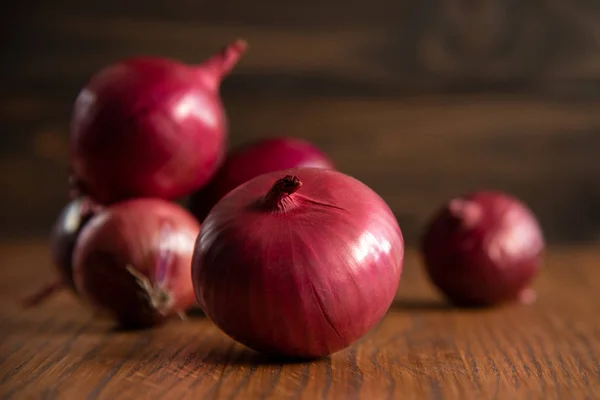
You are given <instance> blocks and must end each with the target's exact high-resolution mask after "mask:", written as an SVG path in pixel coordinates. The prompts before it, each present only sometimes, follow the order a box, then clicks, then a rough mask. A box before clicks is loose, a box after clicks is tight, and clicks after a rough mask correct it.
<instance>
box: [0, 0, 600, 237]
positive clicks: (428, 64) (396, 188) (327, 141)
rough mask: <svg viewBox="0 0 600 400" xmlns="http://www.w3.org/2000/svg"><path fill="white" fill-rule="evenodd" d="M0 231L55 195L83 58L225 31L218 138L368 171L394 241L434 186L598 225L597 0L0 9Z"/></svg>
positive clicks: (85, 72) (75, 4)
mask: <svg viewBox="0 0 600 400" xmlns="http://www.w3.org/2000/svg"><path fill="white" fill-rule="evenodd" d="M2 16H3V17H4V18H3V19H4V20H5V23H3V24H0V25H2V29H3V32H4V33H5V34H2V35H1V36H2V42H3V44H5V46H4V48H5V49H6V50H5V54H6V57H5V58H4V59H3V62H2V65H0V68H1V71H0V87H1V88H2V90H0V188H1V190H0V236H1V237H12V236H15V235H19V236H29V237H30V236H34V235H45V234H47V232H48V231H49V228H50V226H51V224H52V222H53V220H54V218H55V217H56V215H57V213H58V212H59V210H60V208H61V207H62V206H63V205H64V202H65V199H66V171H67V168H68V158H69V153H68V145H67V143H68V126H69V118H70V112H71V107H72V103H73V100H74V99H75V96H76V94H77V92H78V90H79V89H80V87H81V86H82V85H83V84H84V82H85V81H86V80H87V79H88V77H89V76H90V75H91V74H92V73H93V72H94V71H96V70H97V69H98V68H100V67H102V66H104V65H106V64H108V63H110V62H112V61H114V60H116V59H119V58H122V57H126V56H131V55H139V54H157V55H162V56H168V57H174V58H178V59H181V60H183V61H186V62H190V63H192V62H199V61H200V60H202V59H204V58H205V57H206V56H207V55H209V54H210V53H212V52H213V51H215V49H217V48H218V47H220V46H222V45H223V44H224V43H225V42H227V41H229V40H231V39H233V38H235V37H245V38H247V40H248V41H249V42H250V50H249V52H248V53H247V55H246V56H245V57H244V59H243V60H242V62H241V63H240V64H239V66H238V67H237V68H236V69H235V71H234V73H233V74H232V75H231V76H230V77H229V78H228V79H227V80H226V81H225V82H224V84H223V87H222V94H223V97H224V101H225V104H226V106H227V111H228V114H229V117H230V122H231V127H232V129H231V143H232V144H233V145H236V144H240V143H243V142H246V141H248V140H251V139H254V138H257V137H261V136H268V135H274V134H287V135H294V136H298V137H302V138H306V139H309V140H311V141H313V142H315V143H316V144H317V145H319V146H321V147H322V148H323V149H324V150H326V151H327V152H328V153H329V154H330V155H331V157H332V158H333V159H334V160H335V162H336V163H337V164H338V165H339V166H340V169H341V170H342V171H344V172H347V173H349V174H352V175H355V176H356V177H358V178H359V179H361V180H363V181H364V182H365V183H366V184H368V185H369V186H372V187H373V188H374V189H376V190H377V191H378V192H379V193H381V195H382V196H383V198H384V199H385V200H386V201H387V202H388V203H389V204H390V206H391V207H392V209H393V210H394V212H395V213H396V214H397V215H398V217H399V219H400V221H401V223H402V228H403V230H404V233H405V236H406V239H407V241H408V243H415V242H416V240H417V238H418V235H419V233H420V229H421V227H422V226H423V224H424V222H425V220H426V219H427V218H428V217H429V216H430V215H431V214H432V213H433V211H434V209H435V207H437V206H438V205H439V204H440V203H441V202H442V201H444V200H445V199H446V198H448V197H450V196H454V195H457V194H460V193H462V192H464V191H467V190H473V189H478V188H482V187H486V188H496V189H499V190H507V191H510V192H511V193H513V194H514V195H515V196H517V197H521V198H523V199H524V200H525V201H527V202H528V203H529V204H530V205H531V207H532V208H533V209H534V211H535V212H536V213H537V214H538V215H539V217H540V219H541V222H542V224H543V225H544V228H545V231H546V234H547V238H548V240H549V241H551V242H559V243H566V242H575V241H582V240H585V241H597V240H599V239H600V212H599V211H598V202H599V201H600V191H599V190H600V189H598V185H597V181H598V179H599V177H600V171H599V168H600V167H599V164H598V163H597V160H596V158H597V156H596V155H597V154H598V152H599V151H600V140H599V139H598V138H600V136H598V130H599V128H600V117H599V116H600V97H599V96H598V94H599V93H600V40H599V38H600V36H599V35H600V28H599V27H600V3H598V2H595V1H592V0H536V1H520V0H420V1H417V0H403V1H394V0H373V1H371V2H369V3H368V4H367V3H364V2H348V1H342V0H329V1H327V2H321V1H317V0H307V1H303V2H298V3H294V4H291V3H289V2H280V1H275V0H265V1H261V2H260V4H258V3H257V4H255V3H249V2H247V1H243V0H223V1H218V2H198V1H189V0H176V1H172V2H168V3H165V2H162V1H158V0H148V1H144V2H141V0H131V1H127V2H123V1H122V0H105V1H103V2H101V3H98V4H95V3H90V2H79V1H75V0H58V1H53V2H34V3H32V4H29V3H28V4H26V5H25V4H20V3H19V4H15V5H13V6H12V7H11V8H10V9H9V10H8V12H6V13H3V15H2Z"/></svg>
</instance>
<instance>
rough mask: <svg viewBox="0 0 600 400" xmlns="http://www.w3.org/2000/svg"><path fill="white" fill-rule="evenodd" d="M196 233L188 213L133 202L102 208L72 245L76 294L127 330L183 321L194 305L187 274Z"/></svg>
mask: <svg viewBox="0 0 600 400" xmlns="http://www.w3.org/2000/svg"><path fill="white" fill-rule="evenodd" d="M199 230H200V224H199V223H198V222H197V220H196V219H195V218H194V217H193V216H192V215H191V214H190V213H188V212H187V211H186V210H185V209H183V208H181V207H180V206H178V205H176V204H173V203H170V202H167V201H164V200H160V199H150V198H146V199H134V200H127V201H123V202H119V203H115V204H114V205H112V206H110V207H107V208H106V209H105V210H104V211H103V212H101V213H99V214H97V215H96V216H95V217H94V218H93V219H92V220H91V221H90V222H89V223H88V225H87V226H86V227H85V228H84V230H83V231H82V233H81V235H80V237H79V239H78V241H77V245H76V249H75V254H74V271H73V272H74V279H75V285H76V288H77V291H78V292H79V294H80V295H81V297H82V298H83V299H84V300H86V301H87V302H88V303H89V304H91V305H92V306H93V307H94V308H96V309H98V310H100V311H103V312H104V313H106V314H108V315H109V316H111V317H112V318H113V319H114V320H116V321H117V322H118V323H119V324H120V325H121V326H123V327H126V328H143V327H149V326H153V325H157V324H160V323H162V322H164V321H165V320H166V319H167V318H169V317H171V316H173V315H182V313H183V312H185V311H186V310H188V309H189V308H190V307H191V306H192V305H194V304H195V296H194V289H193V286H192V282H191V271H190V268H191V258H192V253H193V249H194V242H195V239H196V237H197V235H198V232H199Z"/></svg>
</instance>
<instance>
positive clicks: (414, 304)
mask: <svg viewBox="0 0 600 400" xmlns="http://www.w3.org/2000/svg"><path fill="white" fill-rule="evenodd" d="M489 308H490V307H489V306H486V305H477V304H458V303H452V302H450V301H449V300H443V299H397V300H394V302H393V303H392V306H391V307H390V310H395V311H421V312H431V311H446V312H458V311H471V312H474V311H485V310H488V309H489Z"/></svg>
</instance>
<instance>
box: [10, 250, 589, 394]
mask: <svg viewBox="0 0 600 400" xmlns="http://www.w3.org/2000/svg"><path fill="white" fill-rule="evenodd" d="M0 255H1V259H2V264H1V265H0V288H1V289H0V299H1V305H0V398H2V399H8V398H11V399H29V398H31V399H37V398H40V399H57V398H58V399H86V398H88V399H95V398H101V399H111V400H114V399H155V398H165V399H179V398H194V399H212V398H219V399H221V398H222V399H234V398H235V399H254V398H261V399H266V398H269V399H273V398H302V399H325V398H327V399H358V398H360V399H369V400H370V399H392V398H393V399H413V398H414V399H424V398H425V399H427V398H428V399H461V400H463V399H515V398H519V399H521V398H522V399H535V398H539V399H596V398H600V318H599V315H600V313H599V311H600V269H599V268H598V261H599V260H600V257H599V256H600V251H598V250H594V249H592V247H591V246H590V247H580V248H572V247H571V248H552V249H550V250H549V251H548V254H547V257H546V258H547V263H546V266H545V268H544V270H543V273H542V275H541V276H540V278H539V280H538V281H537V282H536V288H537V290H538V295H539V300H538V302H537V303H536V304H535V305H533V306H517V305H512V306H505V307H502V308H497V309H488V310H459V309H453V308H450V307H448V306H447V305H445V303H444V302H443V301H441V299H440V298H439V296H438V295H437V294H436V293H435V291H434V290H432V288H431V287H430V286H429V285H428V283H427V281H426V279H425V277H424V276H423V273H422V269H421V265H420V263H419V259H418V257H417V254H416V253H415V252H414V251H409V253H408V257H407V261H406V266H405V272H404V275H403V280H402V283H401V286H400V291H399V294H398V297H397V300H396V301H395V303H394V305H393V306H392V308H391V309H390V311H389V313H388V315H387V316H386V317H385V319H384V320H383V321H382V322H381V324H379V325H378V326H377V327H376V328H375V329H374V330H373V331H372V332H371V333H370V334H369V335H368V336H367V337H365V338H364V339H363V340H362V341H361V342H360V343H359V344H357V345H355V346H354V347H352V348H350V349H348V350H345V351H341V352H339V353H337V354H334V355H333V356H331V357H330V358H326V359H323V360H319V361H313V362H306V363H295V364H281V363H278V362H277V361H272V360H268V359H266V358H264V357H262V356H260V355H258V354H256V353H253V352H251V351H249V350H247V349H246V348H244V347H242V346H241V345H238V344H235V343H234V342H233V341H231V340H230V339H229V338H228V337H226V336H225V335H224V334H223V333H221V332H220V331H219V330H218V329H217V328H216V327H215V326H214V325H213V324H212V323H211V322H210V321H209V320H207V319H206V318H204V317H202V316H195V317H191V318H190V320H189V321H187V322H184V321H172V322H171V323H169V324H167V325H165V326H163V327H160V328H158V329H154V330H148V331H141V332H121V331H117V330H114V329H113V328H112V327H111V325H110V324H109V323H108V322H106V321H101V320H97V319H94V318H92V316H91V315H90V313H89V312H88V311H87V310H86V309H84V308H83V307H82V306H81V305H80V304H78V302H77V301H76V300H75V299H74V298H73V297H71V296H70V295H69V294H67V293H63V294H60V295H58V296H57V297H54V298H52V299H51V300H50V301H48V302H47V303H46V304H44V305H42V306H41V307H39V308H37V309H34V310H28V311H23V310H19V309H17V308H16V307H15V303H14V299H15V298H17V297H18V295H19V294H22V293H24V292H26V291H27V289H28V288H31V287H32V285H33V286H35V285H36V284H39V283H42V282H43V281H44V280H45V279H47V278H48V277H49V270H50V269H49V261H48V250H47V247H46V245H45V243H42V242H37V243H16V244H15V243H13V244H4V245H0Z"/></svg>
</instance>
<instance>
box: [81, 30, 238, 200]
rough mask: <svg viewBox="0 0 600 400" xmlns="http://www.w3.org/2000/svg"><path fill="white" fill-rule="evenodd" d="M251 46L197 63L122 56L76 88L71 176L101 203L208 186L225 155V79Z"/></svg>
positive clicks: (184, 193)
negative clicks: (221, 86)
mask: <svg viewBox="0 0 600 400" xmlns="http://www.w3.org/2000/svg"><path fill="white" fill-rule="evenodd" d="M245 49H246V43H245V42H244V41H241V40H238V41H235V42H233V43H231V44H230V45H228V46H227V47H225V48H224V49H223V50H222V52H221V53H219V54H216V55H214V56H213V57H211V58H209V59H208V60H206V61H205V62H204V63H202V64H200V65H198V66H188V65H185V64H182V63H180V62H177V61H175V60H170V59H166V58H159V57H135V58H129V59H124V60H121V61H119V62H117V63H115V64H112V65H109V66H107V67H105V68H103V69H101V70H100V71H99V72H98V73H96V74H95V75H94V76H92V78H91V79H90V81H89V82H88V83H87V85H86V86H85V87H84V88H83V89H82V90H81V92H80V93H79V95H78V97H77V99H76V101H75V106H74V111H73V117H72V121H71V156H72V168H73V171H74V174H75V178H74V180H75V181H76V182H77V183H78V184H79V186H80V187H82V188H85V190H86V191H87V192H86V193H85V194H86V195H89V196H91V197H93V198H94V199H95V200H97V201H98V202H100V203H103V204H109V203H112V202H115V201H119V200H123V199H127V198H134V197H159V198H164V199H176V198H179V197H182V196H187V195H189V194H191V193H192V192H193V191H194V190H196V189H198V188H200V187H201V186H203V185H204V184H206V183H207V182H208V181H209V180H210V178H211V177H212V176H213V174H214V173H215V172H216V170H217V168H218V167H219V165H220V163H221V162H222V160H223V157H224V154H225V147H226V144H227V136H228V133H227V129H228V128H227V125H228V124H227V118H226V113H225V111H224V109H223V105H222V102H221V100H220V97H219V84H220V82H221V79H222V78H223V77H224V76H225V75H226V74H227V73H228V72H229V71H230V70H231V69H232V68H233V67H234V65H235V64H236V63H237V61H238V59H239V58H240V57H241V56H242V54H243V53H244V51H245Z"/></svg>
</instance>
